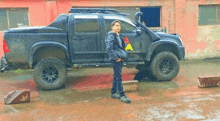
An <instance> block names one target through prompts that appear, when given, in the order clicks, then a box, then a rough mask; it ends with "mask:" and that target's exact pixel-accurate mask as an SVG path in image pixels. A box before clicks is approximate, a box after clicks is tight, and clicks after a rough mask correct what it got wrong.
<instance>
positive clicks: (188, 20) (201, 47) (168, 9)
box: [0, 0, 220, 59]
mask: <svg viewBox="0 0 220 121" xmlns="http://www.w3.org/2000/svg"><path fill="white" fill-rule="evenodd" d="M206 4H220V0H89V1H88V0H31V1H30V0H23V1H18V0H0V8H19V7H21V8H28V9H29V21H30V22H29V23H30V26H45V25H48V24H50V23H51V22H52V21H53V20H54V19H55V18H56V17H57V16H58V15H59V14H61V13H68V10H69V9H70V8H71V7H72V6H74V7H104V6H107V7H108V6H109V7H110V6H111V7H116V6H117V7H118V6H119V7H128V6H129V7H131V6H133V7H149V6H152V7H154V6H160V7H161V27H166V28H167V29H168V32H169V33H178V34H180V36H181V38H182V40H183V44H184V46H185V48H186V58H187V59H194V58H206V57H215V56H219V55H220V54H219V53H220V52H219V50H220V45H218V44H220V37H219V36H218V33H219V31H220V26H219V25H213V26H198V11H199V5H206ZM2 40H3V31H0V57H1V56H3V50H2Z"/></svg>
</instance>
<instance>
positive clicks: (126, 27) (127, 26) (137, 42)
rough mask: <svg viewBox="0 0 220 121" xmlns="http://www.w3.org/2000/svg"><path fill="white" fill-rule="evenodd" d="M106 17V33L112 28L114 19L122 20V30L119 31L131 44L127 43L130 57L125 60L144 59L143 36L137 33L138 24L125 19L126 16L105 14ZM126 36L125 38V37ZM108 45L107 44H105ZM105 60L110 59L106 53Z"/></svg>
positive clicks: (136, 60)
mask: <svg viewBox="0 0 220 121" xmlns="http://www.w3.org/2000/svg"><path fill="white" fill-rule="evenodd" d="M104 19H105V23H104V24H105V30H106V33H108V31H110V30H111V22H113V21H114V20H116V19H117V20H119V21H120V22H121V31H120V32H119V34H120V35H122V36H123V37H125V38H126V39H127V40H128V41H129V44H130V45H129V44H127V48H126V49H127V53H128V58H127V60H125V62H138V61H143V60H144V55H145V52H144V49H143V46H142V44H143V39H142V38H143V37H142V35H137V33H136V26H135V24H133V23H132V22H131V21H129V20H127V19H125V18H120V17H118V18H116V17H114V16H104ZM125 38H124V39H125ZM105 47H106V46H105ZM104 61H109V60H108V55H107V54H106V55H105V58H104Z"/></svg>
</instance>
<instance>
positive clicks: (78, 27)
mask: <svg viewBox="0 0 220 121" xmlns="http://www.w3.org/2000/svg"><path fill="white" fill-rule="evenodd" d="M75 32H76V33H87V32H99V24H98V20H97V19H75Z"/></svg>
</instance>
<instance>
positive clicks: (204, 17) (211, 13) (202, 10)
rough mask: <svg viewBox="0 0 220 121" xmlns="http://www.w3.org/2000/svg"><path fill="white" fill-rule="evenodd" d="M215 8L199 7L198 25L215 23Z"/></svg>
mask: <svg viewBox="0 0 220 121" xmlns="http://www.w3.org/2000/svg"><path fill="white" fill-rule="evenodd" d="M215 20H216V6H199V25H213V24H215V23H216V21H215Z"/></svg>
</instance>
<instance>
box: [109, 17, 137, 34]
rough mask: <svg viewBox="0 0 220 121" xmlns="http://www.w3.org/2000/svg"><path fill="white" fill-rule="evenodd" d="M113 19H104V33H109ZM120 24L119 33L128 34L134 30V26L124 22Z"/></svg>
mask: <svg viewBox="0 0 220 121" xmlns="http://www.w3.org/2000/svg"><path fill="white" fill-rule="evenodd" d="M113 21H114V20H113V19H106V20H105V29H106V31H107V32H108V31H110V30H112V29H111V23H112V22H113ZM120 22H121V31H120V33H130V32H131V31H132V30H135V29H136V28H135V26H133V25H131V24H129V23H127V22H125V21H120Z"/></svg>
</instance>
